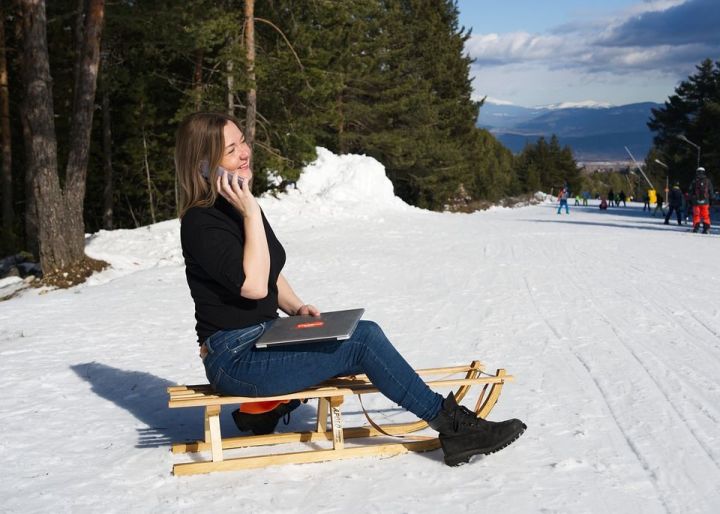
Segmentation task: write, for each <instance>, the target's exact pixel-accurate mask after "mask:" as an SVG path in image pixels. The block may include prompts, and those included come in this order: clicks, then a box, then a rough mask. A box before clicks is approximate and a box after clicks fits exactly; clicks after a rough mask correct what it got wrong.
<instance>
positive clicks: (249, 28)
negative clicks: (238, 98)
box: [245, 0, 257, 165]
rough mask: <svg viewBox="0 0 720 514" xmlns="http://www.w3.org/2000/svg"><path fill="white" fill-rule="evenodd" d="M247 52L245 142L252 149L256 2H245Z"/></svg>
mask: <svg viewBox="0 0 720 514" xmlns="http://www.w3.org/2000/svg"><path fill="white" fill-rule="evenodd" d="M245 51H246V52H247V75H248V81H249V82H250V88H249V89H248V92H247V113H246V116H245V140H246V141H247V144H248V145H249V146H250V148H251V149H252V147H253V143H254V141H255V123H256V117H257V89H256V82H255V0H245ZM251 165H252V162H251Z"/></svg>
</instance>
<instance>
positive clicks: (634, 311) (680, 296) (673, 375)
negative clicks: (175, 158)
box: [0, 151, 720, 514]
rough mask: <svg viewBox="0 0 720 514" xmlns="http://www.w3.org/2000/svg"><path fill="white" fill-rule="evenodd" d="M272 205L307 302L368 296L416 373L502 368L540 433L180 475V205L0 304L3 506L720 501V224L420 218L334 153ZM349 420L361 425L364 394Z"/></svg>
mask: <svg viewBox="0 0 720 514" xmlns="http://www.w3.org/2000/svg"><path fill="white" fill-rule="evenodd" d="M261 204H262V206H263V208H264V210H265V212H266V214H267V217H268V218H269V220H270V222H271V223H272V224H273V227H274V228H275V231H276V233H277V234H278V236H279V238H280V239H281V240H282V241H283V243H284V245H285V248H286V250H287V252H288V262H287V266H286V268H285V274H286V276H287V277H288V278H289V280H290V282H291V283H292V284H293V286H294V288H295V289H296V291H298V292H299V293H300V295H301V297H302V298H303V299H304V300H305V301H307V302H311V303H315V304H316V305H318V306H319V307H320V308H321V309H325V310H335V309H343V308H352V307H365V308H366V315H365V318H366V319H374V320H376V321H378V322H379V323H380V324H381V325H382V326H383V327H384V329H385V331H386V333H387V334H388V335H389V336H390V337H391V339H392V340H393V341H394V343H395V344H396V346H397V347H398V348H399V349H400V350H401V352H402V353H403V354H404V355H405V356H406V357H407V359H408V360H409V361H410V362H411V364H413V365H414V366H416V367H432V366H438V365H451V364H464V363H468V362H469V361H470V360H471V359H474V358H479V359H481V360H483V361H484V362H486V363H487V365H488V367H489V368H490V369H494V368H497V367H505V368H507V369H508V371H509V372H510V373H512V374H514V375H515V376H516V377H517V378H516V381H515V382H514V383H511V384H508V385H507V386H506V387H505V389H504V391H503V394H502V396H501V398H500V402H499V403H498V405H497V406H496V408H495V409H494V411H493V412H492V414H491V419H501V418H505V417H510V416H513V417H515V416H516V417H519V418H521V419H523V420H524V421H525V422H526V423H527V425H528V430H527V432H526V433H525V434H524V435H523V436H522V437H521V438H520V439H519V440H518V441H517V442H516V443H514V444H513V445H512V446H510V447H508V448H507V449H505V450H503V451H502V452H500V453H497V454H494V455H491V456H488V457H482V458H476V459H475V460H473V461H472V462H471V463H470V464H468V465H465V466H461V467H459V468H449V467H446V466H445V465H444V464H443V463H442V457H441V453H440V452H439V451H435V452H430V453H426V454H408V455H403V456H398V457H393V458H387V459H380V458H365V459H354V460H345V461H336V462H329V463H320V464H306V465H288V466H278V467H271V468H265V469H256V470H250V471H237V472H228V473H215V474H210V475H197V476H192V477H174V476H172V475H171V474H170V470H171V467H172V464H173V462H175V461H177V460H181V459H182V458H183V456H177V455H176V456H174V455H172V454H171V453H170V451H169V444H170V442H171V441H176V440H184V439H190V438H197V437H200V436H201V429H202V414H201V411H200V409H179V410H172V411H170V410H169V409H167V407H166V405H167V396H166V393H165V388H166V387H167V386H168V385H172V384H176V383H199V382H204V381H205V377H204V374H203V370H202V365H201V362H200V360H199V358H198V357H197V344H196V342H195V334H194V319H193V306H192V302H191V299H190V295H189V292H188V289H187V286H186V284H185V277H184V269H183V263H182V255H181V251H180V248H179V236H178V232H179V230H178V229H179V224H178V222H177V221H176V220H173V221H167V222H163V223H159V224H157V225H154V226H150V227H144V228H140V229H137V230H116V231H112V232H104V231H101V232H100V233H97V234H94V235H92V236H90V237H89V238H88V245H87V252H88V254H89V255H91V256H93V257H98V258H102V259H105V260H107V261H109V262H110V263H111V264H112V268H111V269H109V270H107V271H105V272H103V273H101V274H98V275H96V276H94V277H92V278H91V280H89V281H88V283H86V284H84V285H82V286H79V287H75V288H73V289H69V290H58V291H49V292H38V291H36V290H33V291H27V292H25V293H21V294H20V295H19V296H17V297H15V298H13V299H11V300H9V301H5V302H1V303H0V356H1V357H2V368H1V369H2V373H0V387H1V388H2V390H3V391H5V393H4V394H3V395H2V400H0V456H1V458H2V469H3V471H2V479H0V498H2V500H1V501H0V511H2V512H23V513H25V512H123V513H125V512H175V511H183V512H203V513H207V512H283V513H286V514H289V513H293V512H313V513H316V512H342V513H351V512H428V513H436V512H484V511H486V510H488V509H492V510H493V511H497V512H507V513H527V512H562V513H566V512H573V513H575V512H623V513H637V512H641V513H654V512H658V513H662V512H672V513H681V512H682V513H685V512H697V513H714V512H720V492H719V490H720V429H719V428H718V422H719V421H720V311H719V309H718V301H717V300H718V298H720V269H719V263H718V259H717V255H718V250H717V248H718V245H719V244H720V239H718V237H717V234H713V235H710V236H702V235H699V234H695V235H694V234H689V233H687V229H686V227H677V226H676V225H670V226H663V225H662V224H661V221H660V220H659V219H658V218H652V217H650V216H648V215H647V214H646V213H643V212H642V210H641V206H640V204H629V205H628V207H627V208H619V209H612V210H611V211H610V212H607V213H604V212H601V211H600V210H599V209H597V207H596V206H595V204H593V206H591V207H588V208H573V207H572V206H571V213H570V215H565V214H562V215H557V214H556V213H555V207H554V205H553V204H551V203H544V204H541V205H537V206H532V207H524V208H518V209H492V210H490V211H486V212H482V213H475V214H469V215H465V214H439V213H431V212H427V211H422V210H419V209H416V208H412V207H409V206H407V205H405V204H403V203H402V202H401V201H399V200H398V199H397V198H395V197H394V196H393V195H392V189H391V187H390V183H389V182H388V181H387V179H386V178H385V176H384V173H383V169H382V167H381V166H380V165H379V164H378V163H376V162H375V161H373V160H372V159H368V158H364V157H359V156H345V157H337V156H334V155H332V154H330V153H328V152H325V151H321V153H320V156H319V159H318V161H317V162H316V163H315V164H314V165H313V166H311V167H309V168H308V170H307V171H306V172H305V174H304V175H303V176H302V178H301V180H300V181H299V182H298V190H293V191H291V192H290V193H289V194H287V195H285V196H284V197H283V198H282V199H273V198H264V199H262V200H261ZM10 282H12V281H10ZM10 285H11V284H10ZM1 292H2V291H0V293H1ZM365 406H366V407H367V408H368V409H369V410H370V411H371V413H372V415H373V416H374V417H375V418H376V419H377V420H378V421H381V422H382V421H387V420H389V419H392V420H393V421H397V420H404V419H412V416H410V415H408V414H407V413H404V412H403V411H401V410H399V409H398V408H396V407H395V406H394V405H392V404H391V403H390V402H389V401H387V400H385V399H384V398H382V397H381V396H380V395H373V396H370V397H367V400H366V401H365ZM229 410H230V409H227V411H228V412H225V411H224V412H223V416H224V417H223V420H222V423H223V430H224V432H225V433H226V434H228V435H229V434H231V433H233V430H234V426H233V423H232V420H231V419H230V416H229ZM313 410H314V406H313V405H310V404H308V405H304V406H302V407H301V408H300V409H298V411H296V412H295V413H293V417H292V421H291V428H301V427H305V426H308V425H309V424H310V423H311V422H312V419H311V418H312V413H313ZM344 414H345V417H346V419H347V422H348V425H351V424H353V423H355V424H360V423H362V421H363V420H362V419H361V417H362V414H361V413H360V409H359V405H358V404H357V402H356V400H353V399H350V400H349V402H348V403H347V404H346V406H345V409H344ZM185 458H187V457H185Z"/></svg>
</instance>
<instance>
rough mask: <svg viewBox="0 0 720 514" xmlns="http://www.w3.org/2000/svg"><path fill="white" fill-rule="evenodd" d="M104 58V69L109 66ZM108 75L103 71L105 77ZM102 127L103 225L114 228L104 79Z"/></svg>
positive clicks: (110, 136) (108, 125)
mask: <svg viewBox="0 0 720 514" xmlns="http://www.w3.org/2000/svg"><path fill="white" fill-rule="evenodd" d="M106 63H107V60H103V70H105V67H106V66H107V64H106ZM105 77H107V74H106V71H103V78H105ZM102 127H103V168H104V170H105V187H104V189H103V227H104V228H105V230H112V228H113V168H112V132H111V124H110V92H109V91H108V85H107V80H103V92H102Z"/></svg>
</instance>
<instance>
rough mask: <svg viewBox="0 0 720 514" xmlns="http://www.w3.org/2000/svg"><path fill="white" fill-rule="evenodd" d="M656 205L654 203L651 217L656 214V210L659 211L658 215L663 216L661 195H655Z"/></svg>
mask: <svg viewBox="0 0 720 514" xmlns="http://www.w3.org/2000/svg"><path fill="white" fill-rule="evenodd" d="M656 201H657V205H655V210H654V211H653V218H654V217H655V215H656V214H657V211H658V210H659V211H660V216H665V209H663V197H662V195H657V198H656Z"/></svg>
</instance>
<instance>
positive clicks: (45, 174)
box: [20, 0, 71, 272]
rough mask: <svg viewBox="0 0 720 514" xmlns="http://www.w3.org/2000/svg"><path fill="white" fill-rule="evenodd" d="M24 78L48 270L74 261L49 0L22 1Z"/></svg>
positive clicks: (30, 166) (33, 189)
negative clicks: (61, 175) (61, 166)
mask: <svg viewBox="0 0 720 514" xmlns="http://www.w3.org/2000/svg"><path fill="white" fill-rule="evenodd" d="M20 6H21V9H22V18H23V19H22V29H23V47H24V51H23V78H24V80H23V82H24V86H25V88H26V91H25V98H24V99H23V103H22V121H23V124H24V126H25V128H24V130H23V132H24V134H25V136H26V141H27V144H26V148H27V152H26V154H27V171H26V173H27V174H28V179H29V181H30V191H29V193H30V195H31V196H32V197H33V200H34V203H35V213H34V214H36V215H37V221H38V224H37V237H38V243H39V250H40V262H41V266H42V268H43V270H44V271H45V272H47V271H49V270H50V269H54V268H57V267H62V266H64V265H66V264H69V263H70V262H71V254H70V251H69V248H68V247H67V245H66V244H65V240H64V239H65V233H64V230H63V220H64V219H65V217H66V211H65V202H64V201H63V195H62V191H61V189H60V181H59V179H58V173H57V140H56V138H55V122H54V120H53V113H54V108H53V101H52V91H51V83H52V82H51V81H52V79H51V77H50V63H49V61H48V49H47V36H46V32H45V27H46V24H47V19H46V14H45V2H42V1H33V0H22V1H21V2H20Z"/></svg>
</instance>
